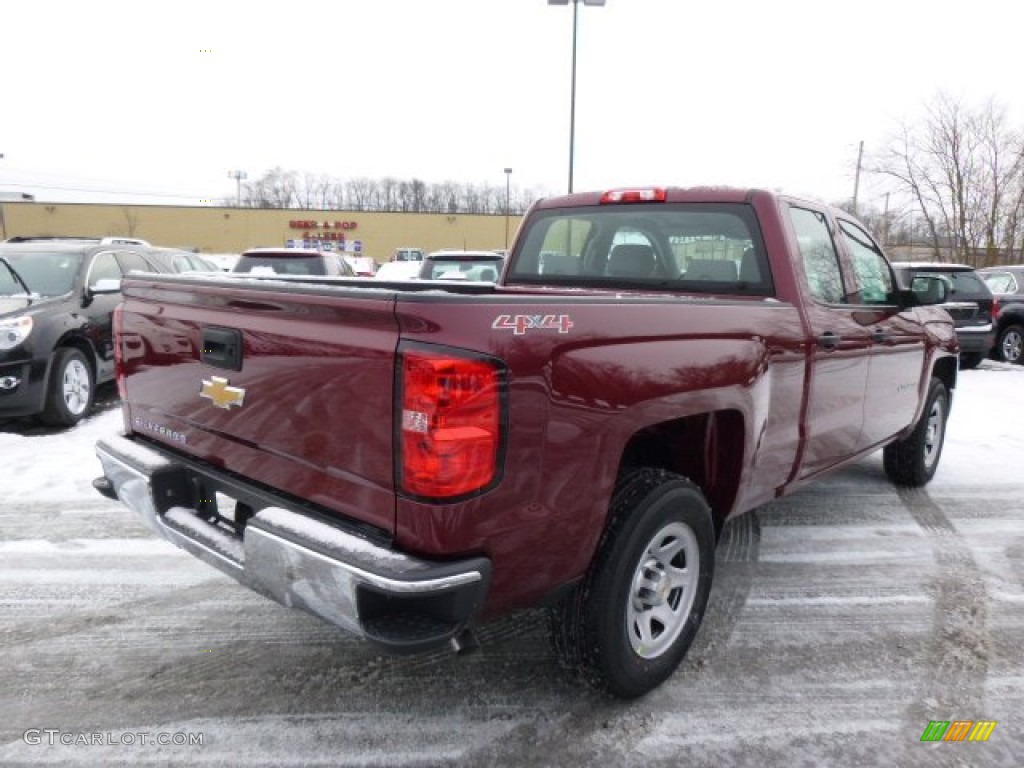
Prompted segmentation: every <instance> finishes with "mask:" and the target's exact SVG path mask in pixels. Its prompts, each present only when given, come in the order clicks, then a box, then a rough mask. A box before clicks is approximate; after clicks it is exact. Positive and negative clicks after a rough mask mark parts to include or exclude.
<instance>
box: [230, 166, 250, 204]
mask: <svg viewBox="0 0 1024 768" xmlns="http://www.w3.org/2000/svg"><path fill="white" fill-rule="evenodd" d="M228 178H229V179H234V180H235V184H236V186H237V189H238V201H237V202H236V203H235V205H236V206H237V207H239V208H241V207H242V179H247V178H249V174H247V173H246V172H245V171H228Z"/></svg>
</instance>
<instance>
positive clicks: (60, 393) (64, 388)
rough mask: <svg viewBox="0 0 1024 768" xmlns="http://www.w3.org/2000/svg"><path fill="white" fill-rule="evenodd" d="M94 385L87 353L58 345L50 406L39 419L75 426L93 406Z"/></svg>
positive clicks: (52, 372)
mask: <svg viewBox="0 0 1024 768" xmlns="http://www.w3.org/2000/svg"><path fill="white" fill-rule="evenodd" d="M94 385H95V381H94V378H93V374H92V368H90V367H89V361H88V360H86V359H85V355H83V354H82V353H81V352H79V351H78V350H77V349H74V348H73V347H62V348H61V349H58V350H57V351H56V352H55V353H54V357H53V365H52V367H51V371H50V381H49V384H48V386H47V390H46V406H45V408H44V410H43V412H42V413H41V414H40V415H39V420H40V421H42V422H43V423H44V424H47V425H49V426H52V427H73V426H74V425H75V424H77V423H78V422H80V421H81V420H82V419H84V418H85V417H86V416H87V415H88V413H89V410H90V409H91V408H92V403H93V397H94V396H95V392H94V388H95V386H94Z"/></svg>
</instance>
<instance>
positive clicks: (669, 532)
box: [626, 522, 700, 659]
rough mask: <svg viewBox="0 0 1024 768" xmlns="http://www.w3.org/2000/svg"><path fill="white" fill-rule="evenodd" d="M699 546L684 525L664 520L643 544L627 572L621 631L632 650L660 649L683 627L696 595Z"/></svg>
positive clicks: (654, 652)
mask: <svg viewBox="0 0 1024 768" xmlns="http://www.w3.org/2000/svg"><path fill="white" fill-rule="evenodd" d="M699 578H700V546H699V545H698V544H697V537H696V535H694V532H693V530H692V529H691V528H690V526H688V525H686V524H684V523H679V522H675V523H670V524H669V525H666V526H665V527H664V528H662V529H661V530H660V531H658V532H657V533H656V534H655V535H654V536H653V537H652V538H651V540H650V541H649V542H647V546H646V547H645V548H644V553H643V555H642V556H641V557H640V561H639V562H638V563H637V567H636V571H635V572H634V573H633V584H632V586H631V588H630V590H629V606H628V608H627V609H626V632H627V634H628V635H629V643H630V645H631V646H632V647H633V650H634V651H635V652H636V654H637V655H638V656H640V657H642V658H645V659H654V658H657V657H658V656H660V655H661V654H663V653H665V651H667V650H668V649H669V648H670V647H671V646H672V643H674V642H675V640H676V638H678V637H679V633H680V632H682V631H683V627H685V626H686V621H687V619H688V618H689V617H690V611H691V610H692V608H693V601H694V598H695V597H696V596H697V583H698V581H699Z"/></svg>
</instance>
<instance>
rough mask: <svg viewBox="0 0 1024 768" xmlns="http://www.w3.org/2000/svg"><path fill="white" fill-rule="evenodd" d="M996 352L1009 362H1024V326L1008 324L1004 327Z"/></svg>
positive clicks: (1000, 357)
mask: <svg viewBox="0 0 1024 768" xmlns="http://www.w3.org/2000/svg"><path fill="white" fill-rule="evenodd" d="M996 354H997V355H998V357H999V359H1000V360H1002V361H1004V362H1007V363H1014V364H1015V365H1021V364H1022V363H1024V326H1020V325H1008V326H1006V327H1005V328H1003V330H1002V331H1000V332H999V338H998V339H997V340H996Z"/></svg>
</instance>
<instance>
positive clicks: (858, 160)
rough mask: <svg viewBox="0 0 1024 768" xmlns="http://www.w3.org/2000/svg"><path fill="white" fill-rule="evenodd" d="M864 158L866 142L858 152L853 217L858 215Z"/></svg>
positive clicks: (854, 181) (861, 144) (854, 180)
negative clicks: (858, 199) (861, 169)
mask: <svg viewBox="0 0 1024 768" xmlns="http://www.w3.org/2000/svg"><path fill="white" fill-rule="evenodd" d="M863 157H864V142H863V141H862V142H861V143H860V149H858V150H857V173H856V174H855V175H854V177H853V215H854V216H856V215H857V195H858V193H859V192H860V162H861V160H862V159H863Z"/></svg>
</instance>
